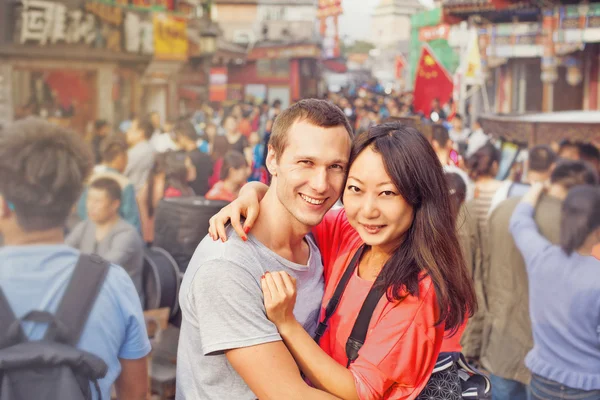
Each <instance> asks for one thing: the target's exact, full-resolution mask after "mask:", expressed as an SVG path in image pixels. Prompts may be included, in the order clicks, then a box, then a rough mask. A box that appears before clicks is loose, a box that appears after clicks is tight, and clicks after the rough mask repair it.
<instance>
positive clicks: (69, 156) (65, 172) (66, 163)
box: [0, 118, 94, 231]
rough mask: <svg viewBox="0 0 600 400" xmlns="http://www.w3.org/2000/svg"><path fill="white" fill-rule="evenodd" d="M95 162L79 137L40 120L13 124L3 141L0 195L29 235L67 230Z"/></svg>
mask: <svg viewBox="0 0 600 400" xmlns="http://www.w3.org/2000/svg"><path fill="white" fill-rule="evenodd" d="M93 159H94V157H93V154H92V153H91V150H90V148H89V147H88V146H87V145H86V143H85V142H84V141H83V139H81V138H80V137H79V136H78V135H77V134H75V133H73V132H71V131H69V130H68V129H65V128H62V127H59V126H56V125H53V124H51V123H49V122H46V121H45V120H42V119H40V118H27V119H24V120H21V121H18V122H15V123H13V124H12V125H9V126H7V127H6V129H5V130H4V132H3V134H2V136H0V195H2V196H3V197H4V198H5V200H6V201H8V202H10V203H12V204H13V205H14V209H15V214H16V217H17V221H18V223H19V225H20V226H21V228H22V229H23V230H25V231H43V230H48V229H53V228H57V227H60V226H63V225H64V223H65V220H66V219H67V217H68V215H69V213H70V211H71V208H72V207H73V204H75V201H76V200H77V199H78V198H79V196H80V195H81V192H82V190H83V185H84V181H85V179H86V178H87V177H88V175H89V174H90V172H91V170H92V167H93V163H92V160H93Z"/></svg>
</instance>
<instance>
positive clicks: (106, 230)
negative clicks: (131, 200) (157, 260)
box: [65, 178, 144, 298]
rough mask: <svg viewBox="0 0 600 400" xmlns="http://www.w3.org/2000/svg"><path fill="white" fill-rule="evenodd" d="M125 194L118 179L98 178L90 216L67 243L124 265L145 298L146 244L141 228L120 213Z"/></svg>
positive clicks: (90, 196)
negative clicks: (130, 222)
mask: <svg viewBox="0 0 600 400" xmlns="http://www.w3.org/2000/svg"><path fill="white" fill-rule="evenodd" d="M121 197H122V195H121V187H120V186H119V184H118V183H117V181H115V180H114V179H111V178H99V179H96V180H94V181H93V182H92V184H91V185H90V188H89V190H88V193H87V213H88V216H89V219H87V220H85V221H82V222H80V223H79V224H78V225H77V226H76V227H75V229H73V231H72V232H71V233H70V234H69V236H67V238H66V240H65V243H66V244H68V245H69V246H71V247H74V248H76V249H77V250H79V251H81V252H82V253H87V254H91V253H96V254H98V255H99V256H100V257H102V258H104V259H105V260H107V261H110V262H112V263H114V264H117V265H120V266H122V267H123V268H124V269H125V271H127V273H128V274H129V276H130V277H131V280H132V281H133V284H134V285H135V288H136V290H137V292H138V294H139V295H140V298H142V268H143V266H144V243H143V242H142V238H141V236H140V234H139V231H138V230H137V229H136V228H135V227H133V226H132V225H131V224H129V223H127V222H126V221H124V220H123V219H121V217H120V216H119V208H120V205H121Z"/></svg>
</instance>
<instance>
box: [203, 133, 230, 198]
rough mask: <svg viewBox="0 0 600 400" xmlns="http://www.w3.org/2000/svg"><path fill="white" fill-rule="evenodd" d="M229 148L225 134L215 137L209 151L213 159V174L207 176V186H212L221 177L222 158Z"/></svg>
mask: <svg viewBox="0 0 600 400" xmlns="http://www.w3.org/2000/svg"><path fill="white" fill-rule="evenodd" d="M228 150H229V143H228V142H227V139H225V136H217V137H215V141H214V145H213V147H212V151H211V154H210V156H211V158H212V160H213V174H212V176H211V177H210V178H208V186H209V187H211V188H212V187H213V186H214V185H215V183H217V182H219V180H220V179H221V167H222V166H223V158H224V157H225V154H226V153H227V151H228Z"/></svg>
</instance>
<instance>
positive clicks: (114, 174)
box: [77, 136, 141, 232]
mask: <svg viewBox="0 0 600 400" xmlns="http://www.w3.org/2000/svg"><path fill="white" fill-rule="evenodd" d="M101 155H102V164H100V165H97V166H95V167H94V170H93V171H92V175H91V176H90V178H89V180H88V183H89V184H92V183H94V181H95V180H96V179H101V178H110V179H114V180H115V181H116V182H118V183H119V186H120V187H121V199H120V200H121V201H120V206H119V215H120V216H121V218H123V220H125V221H126V222H128V223H130V224H131V225H133V226H134V227H135V228H136V229H137V230H138V231H140V232H141V222H140V213H139V209H138V204H137V201H136V198H135V188H134V186H133V184H132V183H131V181H130V180H129V179H128V178H127V177H126V176H125V175H123V172H124V171H125V168H126V167H127V143H126V142H125V139H123V138H121V137H118V136H111V137H107V138H106V139H105V140H104V142H102V151H101ZM88 186H89V185H86V187H85V189H84V190H83V193H82V195H81V197H80V199H79V202H78V203H77V214H78V215H79V218H80V219H81V220H86V219H87V217H88V214H87V194H88Z"/></svg>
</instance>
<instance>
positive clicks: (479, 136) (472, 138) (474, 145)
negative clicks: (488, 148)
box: [453, 118, 490, 158]
mask: <svg viewBox="0 0 600 400" xmlns="http://www.w3.org/2000/svg"><path fill="white" fill-rule="evenodd" d="M453 124H454V121H453ZM489 141H490V137H489V136H488V135H486V134H485V132H484V131H483V127H482V126H481V118H477V119H476V120H475V122H473V126H472V131H471V133H469V137H468V141H467V152H466V157H467V158H469V157H471V156H472V155H473V154H475V152H476V151H477V150H479V149H480V148H482V147H483V146H484V145H485V144H486V143H487V142H489Z"/></svg>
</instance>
